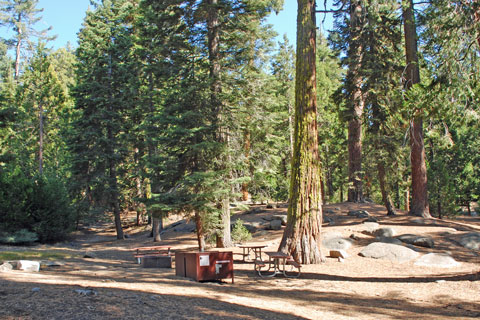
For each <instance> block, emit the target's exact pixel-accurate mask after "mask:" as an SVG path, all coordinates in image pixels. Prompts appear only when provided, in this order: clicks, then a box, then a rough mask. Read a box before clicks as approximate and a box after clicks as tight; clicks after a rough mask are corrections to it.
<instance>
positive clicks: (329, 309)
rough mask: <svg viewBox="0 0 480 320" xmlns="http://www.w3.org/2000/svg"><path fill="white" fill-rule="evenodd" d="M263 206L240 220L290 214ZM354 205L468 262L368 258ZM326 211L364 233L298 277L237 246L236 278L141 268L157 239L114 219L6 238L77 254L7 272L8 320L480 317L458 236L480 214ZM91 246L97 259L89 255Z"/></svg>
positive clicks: (261, 240) (470, 254)
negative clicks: (69, 231)
mask: <svg viewBox="0 0 480 320" xmlns="http://www.w3.org/2000/svg"><path fill="white" fill-rule="evenodd" d="M261 209H264V210H262V211H260V212H257V213H250V214H242V215H241V219H242V220H244V221H262V219H263V218H264V217H266V216H268V215H272V214H278V213H285V212H286V209H285V208H279V209H266V208H265V206H263V207H261ZM352 209H362V210H367V211H368V212H369V213H370V214H371V215H373V216H375V217H377V218H378V220H379V223H380V225H381V226H391V227H392V228H394V229H395V230H396V231H397V234H405V233H410V234H418V235H428V236H431V237H432V238H433V239H434V240H435V247H434V248H433V249H427V248H420V247H419V248H418V251H419V252H420V253H422V254H423V253H428V252H449V253H450V254H451V255H452V256H453V257H454V258H455V260H457V261H458V262H461V264H460V265H459V266H457V267H454V268H449V269H445V268H432V267H420V266H415V265H414V264H413V262H407V263H393V262H391V261H389V260H380V259H371V258H364V257H361V256H359V255H358V253H359V252H360V251H361V249H362V248H363V247H365V246H366V245H367V244H369V243H371V242H373V241H374V238H373V237H372V236H368V235H365V234H363V233H361V232H360V231H361V230H362V229H361V223H362V222H363V220H364V219H359V218H356V217H350V216H348V215H347V213H348V211H349V210H352ZM324 212H325V213H324V215H326V216H328V217H330V218H332V219H333V220H334V221H335V223H334V225H332V226H330V225H324V226H323V228H322V230H323V232H333V231H335V232H340V233H341V234H342V235H343V236H345V237H349V236H350V235H352V234H355V235H356V236H357V237H358V239H357V240H356V241H354V243H353V245H352V247H351V248H350V249H348V254H349V257H348V258H347V259H345V260H344V261H343V262H339V261H338V259H334V258H330V257H328V253H327V258H326V260H327V261H326V262H325V263H323V264H318V265H304V266H303V267H302V274H301V276H300V277H299V278H284V277H283V276H277V277H274V278H260V277H259V276H258V275H257V274H256V273H255V272H254V270H253V264H252V263H251V262H247V263H243V262H242V261H241V255H240V254H239V253H241V249H240V248H233V252H234V253H236V254H235V255H234V257H235V263H234V269H235V283H234V284H232V283H231V281H230V279H226V280H225V281H222V282H195V281H193V280H190V279H187V278H182V277H178V276H176V275H175V269H174V268H172V269H165V268H156V269H150V268H142V267H141V266H140V265H138V264H136V263H135V259H134V258H133V256H132V252H131V251H130V250H131V249H132V248H134V247H137V246H146V245H153V242H152V238H149V237H148V234H149V231H148V230H147V229H146V227H130V228H128V229H126V233H127V234H128V235H129V238H128V239H126V240H116V237H115V233H114V230H113V229H112V228H111V225H104V226H101V225H100V226H96V227H90V228H88V229H85V230H83V231H82V232H77V233H76V234H75V235H74V237H73V238H72V239H71V240H70V241H68V242H65V243H62V244H57V245H54V246H51V245H42V246H35V247H30V248H23V247H6V246H3V247H0V250H8V251H12V250H50V251H52V250H55V251H59V252H65V253H69V254H72V255H73V256H74V257H72V258H69V259H66V260H63V261H60V262H61V264H62V265H61V266H55V267H43V268H42V269H41V270H40V272H23V271H17V270H14V271H8V272H0V319H92V320H93V319H473V318H477V319H478V318H480V264H479V263H480V256H479V254H480V252H478V251H477V252H475V251H472V250H469V249H465V248H463V247H461V246H460V245H459V244H458V243H457V242H456V241H455V240H456V239H458V237H460V236H461V235H462V234H465V233H469V232H480V220H479V218H476V217H462V218H461V219H456V220H429V221H425V223H423V224H419V223H418V221H416V220H415V218H414V217H410V216H407V215H405V214H404V213H403V214H400V215H398V216H395V217H387V216H386V215H385V214H386V212H385V210H384V209H383V207H381V206H379V205H375V204H351V203H342V204H332V205H327V206H325V207H324ZM417 219H418V218H417ZM282 232H283V230H278V231H265V230H261V231H258V232H255V233H254V237H253V239H252V240H251V241H249V243H254V244H265V245H267V246H268V248H267V249H266V251H276V250H277V248H278V244H279V241H280V238H281V236H282ZM161 244H165V245H170V246H171V247H172V249H173V250H180V249H188V248H190V249H196V240H195V234H194V233H192V232H175V231H173V229H171V230H170V231H167V232H165V233H164V234H162V242H161ZM85 252H91V253H93V254H94V255H95V258H84V254H85ZM79 290H80V291H79ZM82 290H83V291H82Z"/></svg>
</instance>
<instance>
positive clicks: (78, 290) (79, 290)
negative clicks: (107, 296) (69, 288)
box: [75, 289, 97, 296]
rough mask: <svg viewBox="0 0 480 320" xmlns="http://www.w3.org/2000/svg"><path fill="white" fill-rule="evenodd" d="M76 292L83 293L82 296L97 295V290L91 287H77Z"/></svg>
mask: <svg viewBox="0 0 480 320" xmlns="http://www.w3.org/2000/svg"><path fill="white" fill-rule="evenodd" d="M75 292H76V293H78V294H79V295H82V296H96V295H97V292H96V291H95V290H91V289H76V290H75Z"/></svg>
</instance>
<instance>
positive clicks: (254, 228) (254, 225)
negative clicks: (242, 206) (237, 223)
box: [243, 223, 260, 233]
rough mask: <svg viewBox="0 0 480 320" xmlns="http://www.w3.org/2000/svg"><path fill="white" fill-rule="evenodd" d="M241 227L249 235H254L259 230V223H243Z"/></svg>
mask: <svg viewBox="0 0 480 320" xmlns="http://www.w3.org/2000/svg"><path fill="white" fill-rule="evenodd" d="M243 226H244V227H245V228H246V229H247V230H248V232H250V233H255V232H257V230H258V229H259V226H260V224H259V223H244V224H243Z"/></svg>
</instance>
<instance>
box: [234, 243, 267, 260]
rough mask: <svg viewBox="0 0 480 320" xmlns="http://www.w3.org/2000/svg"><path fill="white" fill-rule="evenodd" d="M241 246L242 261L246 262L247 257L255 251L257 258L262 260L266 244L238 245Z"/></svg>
mask: <svg viewBox="0 0 480 320" xmlns="http://www.w3.org/2000/svg"><path fill="white" fill-rule="evenodd" d="M238 247H239V248H242V250H243V252H242V261H243V262H245V257H248V258H250V253H251V252H252V251H253V253H254V255H255V258H254V259H253V260H254V261H255V260H262V249H263V248H266V247H267V246H266V245H263V244H261V245H254V244H241V245H239V246H238Z"/></svg>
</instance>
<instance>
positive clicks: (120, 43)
mask: <svg viewBox="0 0 480 320" xmlns="http://www.w3.org/2000/svg"><path fill="white" fill-rule="evenodd" d="M92 4H93V6H94V10H93V11H89V12H87V16H86V18H85V21H84V25H83V28H82V29H81V31H80V33H79V47H78V49H77V59H78V68H77V86H76V88H75V98H76V110H77V111H78V112H79V116H78V119H77V120H76V121H75V124H74V128H75V133H74V136H73V138H72V141H71V148H72V152H73V153H74V154H75V160H74V174H75V176H76V178H77V181H78V182H79V183H80V184H81V185H80V187H81V188H82V189H83V192H84V193H85V195H86V198H87V199H88V201H89V202H90V204H91V205H95V206H97V207H104V208H105V210H108V211H110V210H111V212H113V215H114V218H115V228H116V232H117V238H118V239H123V230H122V225H121V220H120V210H121V205H122V204H121V193H122V190H121V185H120V183H119V180H120V179H121V177H122V175H123V174H125V170H123V169H124V168H123V165H124V159H125V158H126V156H127V154H128V147H129V146H128V145H126V144H125V143H123V142H124V141H125V140H126V139H127V132H128V127H129V121H130V118H129V110H130V109H132V108H133V106H134V104H135V96H136V75H137V65H136V61H135V60H134V59H132V52H133V42H132V37H131V34H132V20H131V14H132V12H133V10H134V7H135V5H136V2H135V1H129V0H112V1H109V0H104V1H102V2H93V3H92Z"/></svg>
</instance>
